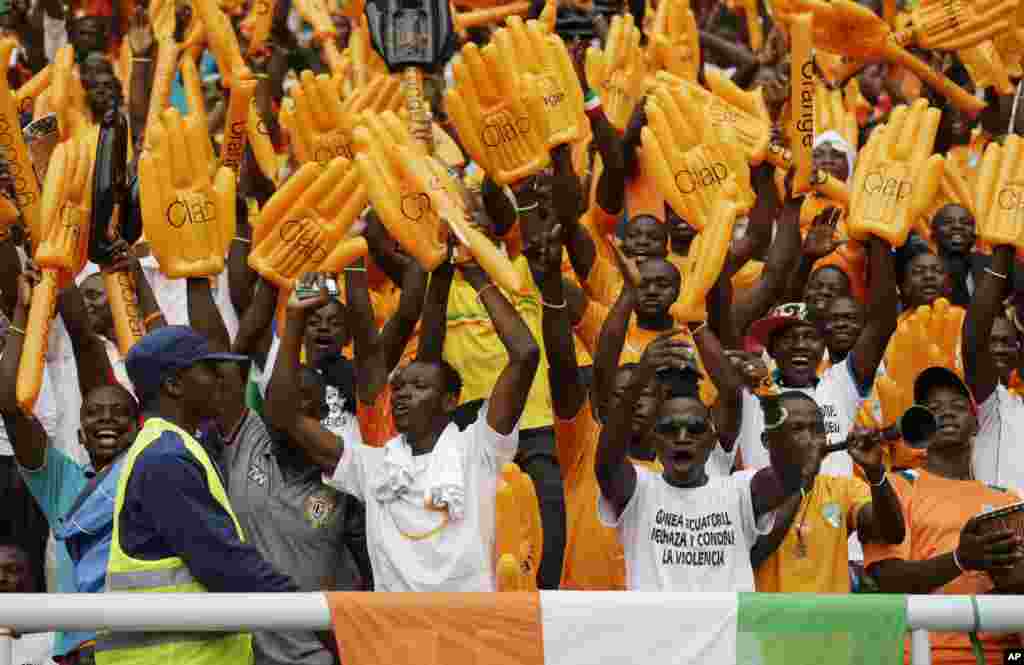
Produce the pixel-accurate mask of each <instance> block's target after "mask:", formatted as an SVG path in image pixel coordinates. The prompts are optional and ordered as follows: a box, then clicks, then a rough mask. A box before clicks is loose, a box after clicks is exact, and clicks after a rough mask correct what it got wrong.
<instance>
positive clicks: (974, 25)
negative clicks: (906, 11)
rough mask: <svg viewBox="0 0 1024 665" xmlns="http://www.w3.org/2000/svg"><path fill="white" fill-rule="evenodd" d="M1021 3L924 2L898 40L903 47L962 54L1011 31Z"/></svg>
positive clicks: (1011, 0) (980, 0)
mask: <svg viewBox="0 0 1024 665" xmlns="http://www.w3.org/2000/svg"><path fill="white" fill-rule="evenodd" d="M1019 4H1020V3H1018V2H1016V1H1015V0H969V1H967V0H921V1H920V2H919V3H917V4H916V5H915V6H914V8H913V9H912V10H911V11H910V26H909V27H907V28H906V29H904V30H900V31H899V32H897V33H896V34H895V35H894V37H895V39H896V41H897V42H899V43H900V44H902V45H903V46H910V45H916V46H920V47H922V48H927V49H941V50H943V51H959V50H961V49H966V48H969V47H971V46H974V45H975V44H979V43H981V42H983V41H985V40H987V39H991V38H992V37H995V36H996V35H998V34H1000V33H1002V32H1005V31H1006V30H1008V29H1009V28H1010V27H1011V26H1012V25H1013V24H1014V22H1015V16H1014V14H1015V13H1016V11H1017V6H1018V5H1019Z"/></svg>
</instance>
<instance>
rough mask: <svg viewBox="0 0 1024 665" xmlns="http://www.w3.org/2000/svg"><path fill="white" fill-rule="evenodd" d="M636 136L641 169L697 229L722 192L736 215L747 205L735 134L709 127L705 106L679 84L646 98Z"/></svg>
mask: <svg viewBox="0 0 1024 665" xmlns="http://www.w3.org/2000/svg"><path fill="white" fill-rule="evenodd" d="M641 140H642V141H643V147H644V150H643V153H642V156H643V166H644V168H645V169H646V170H647V171H646V172H647V173H648V174H649V175H650V177H651V178H652V179H653V180H654V183H655V185H656V186H657V187H658V189H659V191H660V192H661V193H662V196H664V197H665V200H666V201H667V202H668V203H669V205H671V206H672V208H673V209H674V210H675V211H676V212H678V213H679V214H680V215H681V216H682V217H683V219H685V220H686V221H687V223H689V224H690V225H691V226H693V227H694V228H696V229H697V230H698V231H701V230H703V229H704V228H705V226H706V225H707V224H709V223H711V221H712V220H713V219H714V218H715V217H716V216H717V215H718V213H717V212H716V210H717V209H718V208H719V203H720V201H721V200H723V199H722V197H723V196H726V197H727V198H728V199H729V200H732V201H733V202H734V203H735V204H736V214H737V215H743V214H746V213H747V212H749V211H750V209H751V207H753V205H754V192H753V190H751V188H750V167H749V166H748V165H747V160H746V157H745V155H744V153H743V151H742V150H741V149H739V148H738V147H737V143H738V141H737V140H736V139H735V134H733V133H732V132H730V131H729V130H728V128H727V127H725V126H721V127H719V128H718V130H717V131H716V130H715V129H713V128H712V126H711V122H710V119H709V114H708V112H707V106H706V105H704V104H700V103H699V100H698V99H697V98H696V96H695V95H693V94H688V92H687V91H686V90H684V89H683V88H681V87H678V88H667V87H662V88H659V89H657V90H656V91H655V93H654V94H653V95H652V96H651V97H649V98H648V100H647V126H646V127H644V128H643V130H642V132H641ZM726 191H727V192H728V195H726V194H724V193H723V192H726Z"/></svg>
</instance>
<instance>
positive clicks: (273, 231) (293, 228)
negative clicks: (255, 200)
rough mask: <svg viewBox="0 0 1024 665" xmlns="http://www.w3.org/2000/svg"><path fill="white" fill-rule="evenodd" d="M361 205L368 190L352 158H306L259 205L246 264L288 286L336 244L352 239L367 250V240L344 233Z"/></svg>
mask: <svg viewBox="0 0 1024 665" xmlns="http://www.w3.org/2000/svg"><path fill="white" fill-rule="evenodd" d="M365 207H366V192H365V189H364V188H363V186H362V184H361V183H360V182H359V174H358V172H357V171H356V169H355V168H354V166H353V164H352V162H351V161H350V160H347V159H345V158H343V157H338V158H336V159H334V160H332V161H330V162H329V163H328V164H326V165H324V166H321V165H320V164H318V163H316V162H310V163H307V164H304V165H303V166H302V167H301V168H300V169H299V170H298V171H296V172H295V173H294V174H293V175H292V177H291V178H289V179H288V181H287V182H285V184H284V186H282V187H281V188H280V189H279V190H277V192H275V193H274V195H273V196H272V197H271V198H270V200H269V201H267V204H266V205H265V206H264V207H263V210H261V211H260V215H259V220H258V223H257V224H256V227H255V228H254V229H253V238H252V242H253V248H252V252H251V253H250V254H249V265H250V266H251V267H252V269H253V270H255V271H256V272H258V273H259V274H260V275H262V276H263V277H264V278H265V279H267V280H268V281H270V282H272V283H273V284H275V285H276V286H277V287H278V288H279V289H281V290H282V291H287V292H290V291H291V290H292V287H293V286H294V284H295V280H296V279H298V278H299V277H301V276H302V275H304V274H305V273H307V272H313V271H316V270H319V269H320V267H321V266H322V265H323V264H324V262H325V261H326V260H327V258H328V257H329V256H330V255H331V253H332V252H334V251H335V249H336V248H338V246H339V244H344V243H346V242H351V243H353V245H352V246H356V245H358V246H359V247H360V248H362V249H363V251H362V254H365V253H366V252H365V247H366V242H365V240H363V239H362V238H357V239H349V240H346V239H345V236H346V233H347V232H348V230H349V229H350V228H351V227H352V225H353V224H354V223H355V221H356V220H357V219H358V218H359V215H360V214H361V213H362V211H363V208H365ZM355 258H358V256H356V257H355ZM352 260H355V259H354V258H353V259H352ZM350 263H351V261H350ZM344 267H345V266H340V267H339V268H338V269H343V268H344Z"/></svg>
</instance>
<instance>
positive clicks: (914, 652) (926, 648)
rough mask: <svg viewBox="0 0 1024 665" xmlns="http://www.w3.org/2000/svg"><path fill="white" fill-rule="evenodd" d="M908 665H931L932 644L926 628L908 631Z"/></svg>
mask: <svg viewBox="0 0 1024 665" xmlns="http://www.w3.org/2000/svg"><path fill="white" fill-rule="evenodd" d="M910 665H932V645H931V642H930V641H929V640H928V631H927V630H922V629H920V628H919V629H917V630H914V631H911V632H910Z"/></svg>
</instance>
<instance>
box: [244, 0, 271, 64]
mask: <svg viewBox="0 0 1024 665" xmlns="http://www.w3.org/2000/svg"><path fill="white" fill-rule="evenodd" d="M276 5H277V0H253V2H252V5H250V6H249V14H248V15H247V16H246V17H245V20H243V21H242V25H241V26H240V28H241V30H242V32H243V33H244V34H245V35H246V37H248V38H249V49H248V51H249V53H255V52H256V51H258V50H260V49H261V48H262V47H263V43H264V42H265V41H267V37H269V36H270V26H271V24H272V23H273V21H274V9H275V6H276Z"/></svg>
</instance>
